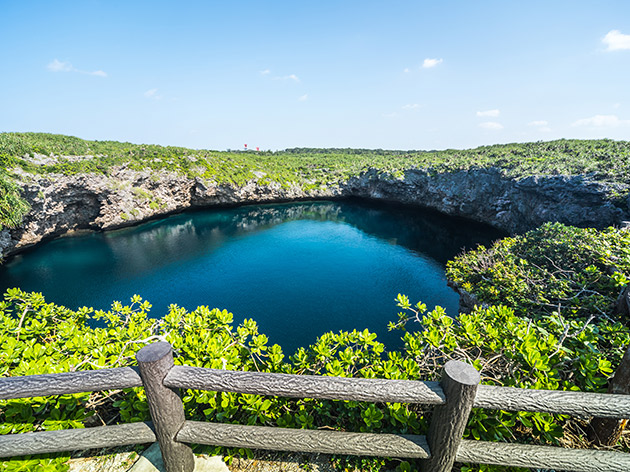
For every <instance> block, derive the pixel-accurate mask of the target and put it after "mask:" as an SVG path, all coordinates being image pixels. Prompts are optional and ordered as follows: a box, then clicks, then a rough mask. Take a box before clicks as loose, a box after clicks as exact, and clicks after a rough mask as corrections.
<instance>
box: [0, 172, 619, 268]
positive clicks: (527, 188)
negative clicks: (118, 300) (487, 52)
mask: <svg viewBox="0 0 630 472" xmlns="http://www.w3.org/2000/svg"><path fill="white" fill-rule="evenodd" d="M22 178H23V183H22V186H23V196H24V197H25V198H26V199H27V200H28V202H29V203H30V205H31V211H30V212H29V213H28V215H27V216H26V217H25V219H24V221H23V223H22V225H21V226H20V227H18V228H16V229H12V230H9V229H6V228H5V229H3V230H2V231H0V255H5V256H6V255H9V254H12V253H14V252H17V251H19V250H21V249H23V248H25V247H28V246H31V245H33V244H36V243H38V242H40V241H42V240H43V239H48V238H52V237H57V236H62V235H65V234H70V233H73V232H76V231H81V230H106V229H112V228H117V227H121V226H128V225H132V224H137V223H139V222H141V221H145V220H147V219H150V218H156V217H160V216H164V215H167V214H170V213H174V212H179V211H183V210H185V209H188V208H192V207H210V206H217V205H238V204H246V203H258V202H280V201H291V200H302V199H321V198H341V197H350V196H356V197H364V198H369V199H382V200H389V201H396V202H401V203H406V204H413V205H420V206H423V207H427V208H431V209H435V210H438V211H440V212H443V213H446V214H449V215H457V216H463V217H467V218H470V219H473V220H476V221H480V222H484V223H488V224H490V225H493V226H495V227H497V228H500V229H502V230H504V231H507V232H509V233H517V232H523V231H526V230H528V229H532V228H534V227H537V226H539V225H540V224H542V223H544V222H546V221H559V222H562V223H566V224H572V225H576V226H594V227H605V226H609V225H618V224H622V222H623V221H624V220H626V219H628V218H629V215H628V203H627V201H626V200H625V199H623V196H625V195H627V194H628V192H629V190H630V186H628V185H622V184H608V183H604V182H597V181H592V180H589V178H587V177H584V176H576V177H566V176H546V177H545V176H543V177H528V178H525V179H520V180H517V179H513V178H510V177H506V176H505V175H503V174H502V172H501V171H500V170H499V169H471V170H462V171H457V172H451V173H436V172H433V171H431V170H427V169H412V170H408V171H407V172H406V174H405V176H404V178H402V177H395V176H393V175H390V174H387V173H383V172H382V171H377V170H375V169H373V170H369V171H367V172H365V173H363V174H361V175H359V176H356V177H352V178H350V179H349V180H347V181H342V182H338V183H337V184H336V185H330V186H328V187H319V188H315V189H310V190H303V189H302V187H300V186H297V185H296V186H289V187H287V186H281V185H279V184H275V183H271V184H268V183H265V184H263V183H259V182H258V179H253V180H250V181H248V182H247V183H246V184H245V185H241V186H237V185H234V184H217V183H216V182H213V181H209V180H204V179H201V178H199V177H197V178H188V177H185V176H182V175H179V174H175V173H169V172H158V173H156V172H150V171H134V170H130V169H127V168H126V167H124V166H123V167H117V168H114V169H112V170H111V172H110V173H109V174H108V175H103V174H80V175H72V176H64V175H49V176H37V175H22Z"/></svg>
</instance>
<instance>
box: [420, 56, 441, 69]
mask: <svg viewBox="0 0 630 472" xmlns="http://www.w3.org/2000/svg"><path fill="white" fill-rule="evenodd" d="M442 62H443V60H442V59H431V58H429V57H427V58H426V59H425V60H424V62H423V63H422V67H423V68H424V69H431V68H432V67H435V66H437V65H438V64H441V63H442Z"/></svg>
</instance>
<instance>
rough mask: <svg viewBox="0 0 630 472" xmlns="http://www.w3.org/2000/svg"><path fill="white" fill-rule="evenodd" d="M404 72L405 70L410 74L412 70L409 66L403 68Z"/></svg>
mask: <svg viewBox="0 0 630 472" xmlns="http://www.w3.org/2000/svg"><path fill="white" fill-rule="evenodd" d="M403 72H404V73H405V74H408V73H409V72H411V70H410V69H409V67H405V68H404V69H403Z"/></svg>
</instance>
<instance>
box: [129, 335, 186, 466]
mask: <svg viewBox="0 0 630 472" xmlns="http://www.w3.org/2000/svg"><path fill="white" fill-rule="evenodd" d="M136 360H137V361H138V366H139V367H140V376H141V377H142V383H143V384H144V391H145V392H146V395H147V401H148V403H149V411H150V412H151V418H152V419H153V425H154V427H155V436H156V437H157V439H158V442H159V443H160V450H161V452H162V459H164V467H165V468H166V472H192V470H193V469H194V468H195V456H194V455H193V452H192V449H190V447H188V446H187V445H185V444H183V443H180V442H176V441H175V435H176V434H177V433H178V432H179V430H180V429H181V427H182V426H183V424H184V405H183V403H182V400H181V399H180V398H179V395H178V394H177V393H176V392H175V391H174V390H171V389H170V388H168V387H165V386H164V385H163V381H164V377H166V374H167V373H168V371H169V370H170V369H171V367H173V349H172V347H171V345H170V344H169V343H165V342H158V343H153V344H149V345H148V346H145V347H143V348H142V349H141V350H140V351H138V353H137V354H136Z"/></svg>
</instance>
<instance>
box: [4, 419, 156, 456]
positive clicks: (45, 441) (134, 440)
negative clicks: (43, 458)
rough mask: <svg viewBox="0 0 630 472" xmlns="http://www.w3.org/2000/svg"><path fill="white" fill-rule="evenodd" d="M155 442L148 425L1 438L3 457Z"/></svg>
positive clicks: (69, 430)
mask: <svg viewBox="0 0 630 472" xmlns="http://www.w3.org/2000/svg"><path fill="white" fill-rule="evenodd" d="M155 440H156V439H155V433H154V432H153V430H152V429H151V426H150V425H149V424H148V423H128V424H120V425H115V426H98V427H96V428H85V429H61V430H57V431H39V432H36V433H22V434H7V435H3V436H0V457H12V456H24V455H29V454H46V453H49V452H65V451H77V450H81V449H95V448H101V447H115V446H128V445H131V444H144V443H152V442H155Z"/></svg>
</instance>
